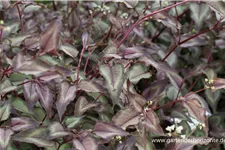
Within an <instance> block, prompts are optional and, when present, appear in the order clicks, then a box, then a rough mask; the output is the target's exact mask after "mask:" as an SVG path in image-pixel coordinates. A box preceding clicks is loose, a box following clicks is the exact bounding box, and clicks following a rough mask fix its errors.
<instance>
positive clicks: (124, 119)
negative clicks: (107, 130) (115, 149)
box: [112, 107, 140, 130]
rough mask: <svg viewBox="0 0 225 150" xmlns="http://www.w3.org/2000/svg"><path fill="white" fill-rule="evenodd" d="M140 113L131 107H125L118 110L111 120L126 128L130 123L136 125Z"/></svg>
mask: <svg viewBox="0 0 225 150" xmlns="http://www.w3.org/2000/svg"><path fill="white" fill-rule="evenodd" d="M139 115H140V113H139V112H137V111H136V110H135V109H133V108H131V107H125V108H124V109H122V110H120V111H119V112H118V113H117V114H116V115H115V116H113V118H112V122H113V123H114V124H115V125H117V126H120V127H121V128H122V129H124V130H125V129H126V127H128V126H130V125H137V124H138V122H139V119H140V116H139Z"/></svg>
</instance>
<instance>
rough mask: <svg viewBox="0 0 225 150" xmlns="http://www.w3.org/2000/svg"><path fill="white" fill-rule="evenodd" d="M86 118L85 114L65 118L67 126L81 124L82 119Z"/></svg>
mask: <svg viewBox="0 0 225 150" xmlns="http://www.w3.org/2000/svg"><path fill="white" fill-rule="evenodd" d="M83 118H84V116H80V117H74V116H72V117H67V118H65V121H64V123H65V125H66V126H67V128H74V127H76V126H77V125H79V124H80V123H81V122H82V119H83Z"/></svg>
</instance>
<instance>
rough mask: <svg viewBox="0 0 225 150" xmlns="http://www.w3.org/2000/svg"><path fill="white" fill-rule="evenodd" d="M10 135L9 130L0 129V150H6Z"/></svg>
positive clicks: (11, 132) (10, 131)
mask: <svg viewBox="0 0 225 150" xmlns="http://www.w3.org/2000/svg"><path fill="white" fill-rule="evenodd" d="M12 134H13V131H12V130H11V129H6V128H4V129H3V128H0V149H1V150H6V149H7V147H8V145H9V141H10V139H11V136H12Z"/></svg>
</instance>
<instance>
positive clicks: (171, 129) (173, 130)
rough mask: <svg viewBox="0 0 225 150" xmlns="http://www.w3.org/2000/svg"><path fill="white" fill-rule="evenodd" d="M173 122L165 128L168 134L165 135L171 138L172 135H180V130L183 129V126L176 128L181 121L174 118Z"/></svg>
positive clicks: (183, 136)
mask: <svg viewBox="0 0 225 150" xmlns="http://www.w3.org/2000/svg"><path fill="white" fill-rule="evenodd" d="M173 121H174V123H175V124H173V125H171V126H168V127H166V131H168V132H169V133H167V134H168V136H172V135H173V133H176V134H181V133H182V130H183V129H184V128H183V126H178V124H179V123H181V121H182V120H181V119H178V118H174V119H173ZM180 137H181V138H185V137H186V136H185V135H180Z"/></svg>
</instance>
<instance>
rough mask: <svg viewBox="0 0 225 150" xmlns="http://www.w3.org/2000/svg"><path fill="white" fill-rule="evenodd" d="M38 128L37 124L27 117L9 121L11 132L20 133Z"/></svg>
mask: <svg viewBox="0 0 225 150" xmlns="http://www.w3.org/2000/svg"><path fill="white" fill-rule="evenodd" d="M37 126H38V122H37V121H35V120H33V119H31V118H27V117H18V118H12V119H11V127H12V130H13V131H22V130H27V129H31V128H35V127H37Z"/></svg>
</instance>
